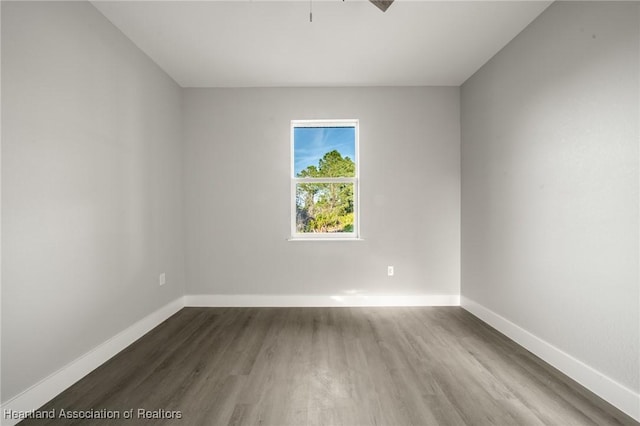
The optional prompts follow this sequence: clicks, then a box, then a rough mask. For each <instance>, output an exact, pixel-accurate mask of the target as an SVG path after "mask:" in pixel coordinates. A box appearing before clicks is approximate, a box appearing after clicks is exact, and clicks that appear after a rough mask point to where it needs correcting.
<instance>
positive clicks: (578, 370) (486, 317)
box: [461, 296, 640, 421]
mask: <svg viewBox="0 0 640 426" xmlns="http://www.w3.org/2000/svg"><path fill="white" fill-rule="evenodd" d="M461 306H462V307H463V308H464V309H465V310H466V311H468V312H470V313H471V314H473V315H474V316H476V317H478V318H479V319H481V320H482V321H484V322H486V323H487V324H489V325H490V326H491V327H493V328H495V329H496V330H498V331H500V332H501V333H503V334H504V335H506V336H507V337H509V338H510V339H512V340H513V341H515V342H516V343H518V344H519V345H520V346H522V347H524V348H525V349H527V350H528V351H530V352H532V353H533V354H535V355H536V356H538V357H540V358H542V359H543V360H544V361H546V362H547V363H549V364H551V365H552V366H554V367H555V368H557V369H558V370H560V371H562V372H563V373H564V374H566V375H567V376H569V377H571V378H572V379H573V380H575V381H576V382H578V383H580V384H581V385H582V386H584V387H585V388H587V389H589V390H590V391H591V392H593V393H595V394H596V395H598V396H599V397H600V398H602V399H604V400H605V401H607V402H609V403H610V404H611V405H613V406H615V407H617V408H618V409H619V410H621V411H623V412H625V413H626V414H628V415H629V416H631V417H633V418H634V419H635V420H637V421H640V394H637V393H635V392H634V391H633V390H631V389H629V388H627V387H626V386H624V385H621V384H620V383H618V382H616V381H615V380H613V379H611V378H609V377H607V376H605V375H604V374H602V373H601V372H599V371H597V370H595V369H594V368H592V367H590V366H589V365H587V364H585V363H584V362H582V361H580V360H578V359H576V358H574V357H572V356H571V355H569V354H568V353H566V352H563V351H562V350H560V349H558V348H556V347H555V346H553V345H551V344H550V343H548V342H546V341H544V340H542V339H540V338H539V337H537V336H535V335H533V334H531V333H530V332H528V331H527V330H525V329H523V328H521V327H520V326H518V325H516V324H514V323H512V322H511V321H509V320H508V319H506V318H504V317H503V316H501V315H499V314H497V313H495V312H493V311H492V310H490V309H488V308H485V307H484V306H482V305H480V304H478V303H476V302H474V301H473V300H471V299H468V298H466V297H464V296H463V297H461Z"/></svg>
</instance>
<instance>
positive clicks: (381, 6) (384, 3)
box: [369, 0, 393, 12]
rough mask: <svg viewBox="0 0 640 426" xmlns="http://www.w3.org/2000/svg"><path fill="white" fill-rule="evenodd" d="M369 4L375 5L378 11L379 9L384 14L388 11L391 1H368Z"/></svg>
mask: <svg viewBox="0 0 640 426" xmlns="http://www.w3.org/2000/svg"><path fill="white" fill-rule="evenodd" d="M369 1H370V2H371V3H373V4H375V5H376V6H377V7H378V9H380V10H381V11H383V12H386V11H387V9H389V6H391V3H393V0H369Z"/></svg>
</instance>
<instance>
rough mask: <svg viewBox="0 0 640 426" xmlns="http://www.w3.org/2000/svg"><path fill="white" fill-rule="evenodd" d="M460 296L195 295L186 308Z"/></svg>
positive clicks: (435, 301) (447, 302)
mask: <svg viewBox="0 0 640 426" xmlns="http://www.w3.org/2000/svg"><path fill="white" fill-rule="evenodd" d="M459 305H460V296H459V295H457V294H436V295H430V294H414V295H410V294H339V295H328V294H327V295H306V294H304V295H303V294H281V295H267V294H194V295H187V296H185V306H201V307H338V306H345V307H346V306H459Z"/></svg>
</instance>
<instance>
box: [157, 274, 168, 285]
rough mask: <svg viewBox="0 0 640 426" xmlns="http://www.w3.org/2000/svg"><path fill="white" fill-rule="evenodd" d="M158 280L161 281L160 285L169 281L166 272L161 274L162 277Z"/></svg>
mask: <svg viewBox="0 0 640 426" xmlns="http://www.w3.org/2000/svg"><path fill="white" fill-rule="evenodd" d="M158 282H159V283H160V285H164V284H165V283H166V282H167V277H166V275H165V274H164V272H163V273H161V274H160V278H158Z"/></svg>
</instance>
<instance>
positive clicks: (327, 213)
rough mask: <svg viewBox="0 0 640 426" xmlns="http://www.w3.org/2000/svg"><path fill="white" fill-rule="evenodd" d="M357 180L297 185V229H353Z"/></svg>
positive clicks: (302, 231)
mask: <svg viewBox="0 0 640 426" xmlns="http://www.w3.org/2000/svg"><path fill="white" fill-rule="evenodd" d="M353 189H354V184H353V183H298V184H296V231H297V232H299V233H335V232H353V230H354V222H353V221H354V214H353V194H354V191H353Z"/></svg>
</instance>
